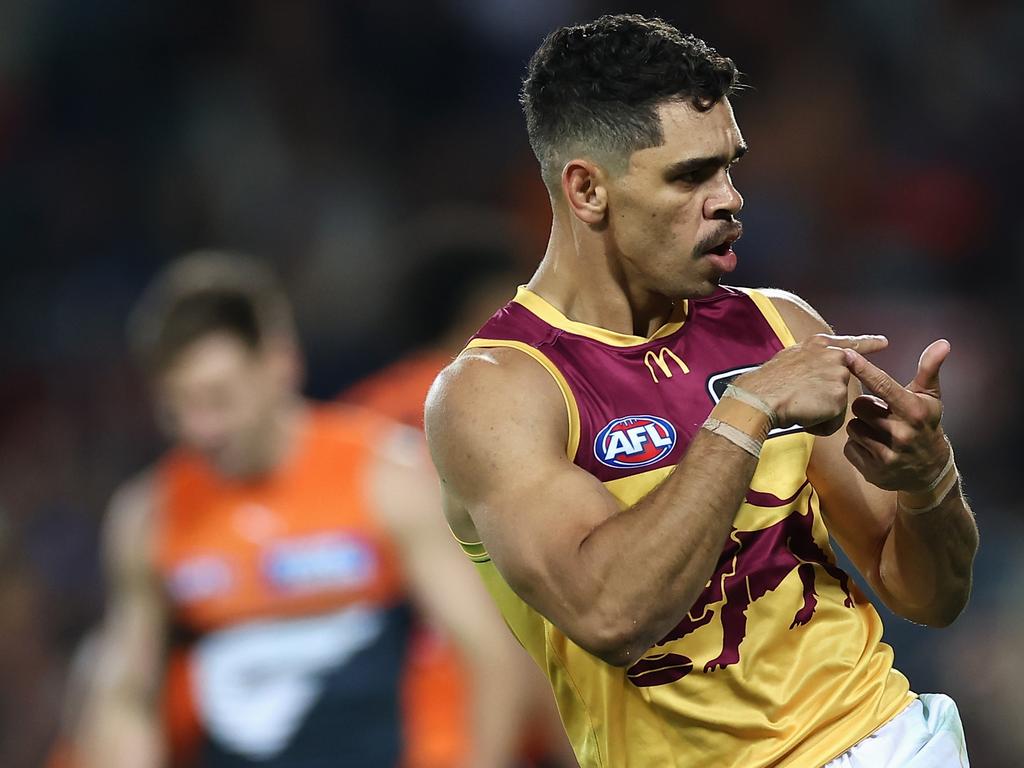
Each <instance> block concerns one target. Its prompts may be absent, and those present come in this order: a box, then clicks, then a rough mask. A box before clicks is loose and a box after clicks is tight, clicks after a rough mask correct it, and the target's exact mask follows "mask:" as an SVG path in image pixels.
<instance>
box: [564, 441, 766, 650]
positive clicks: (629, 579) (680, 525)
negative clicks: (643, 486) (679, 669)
mask: <svg viewBox="0 0 1024 768" xmlns="http://www.w3.org/2000/svg"><path fill="white" fill-rule="evenodd" d="M756 466H757V461H756V459H755V458H754V457H753V456H752V455H751V454H749V453H747V452H746V451H744V450H743V449H742V448H740V447H738V446H737V445H735V444H733V443H732V442H730V441H728V440H726V439H725V438H722V437H720V436H718V435H714V434H711V433H709V432H708V431H707V430H700V432H699V433H698V435H697V436H696V437H695V438H694V440H693V443H692V444H691V446H690V448H689V451H688V452H687V454H686V456H685V458H684V459H683V460H682V461H681V462H680V463H679V465H678V466H677V467H676V469H675V471H674V472H673V473H672V474H670V475H669V476H668V477H667V478H666V480H665V481H664V482H663V483H662V484H661V485H660V486H658V487H657V488H656V489H655V490H653V491H652V492H651V493H649V494H648V495H647V496H645V497H644V498H643V499H642V500H640V501H639V502H638V503H636V504H635V505H634V506H632V507H629V508H627V509H625V510H623V511H622V512H620V513H618V514H616V515H613V516H612V517H610V518H609V519H607V520H606V521H604V522H603V523H601V524H600V525H598V526H597V527H596V528H594V530H593V531H591V532H590V534H589V535H588V536H587V537H586V538H585V539H584V540H583V541H582V543H581V544H580V547H579V552H578V553H577V556H578V557H579V559H580V561H581V562H580V566H581V568H580V569H579V572H583V573H587V574H589V575H590V577H591V580H592V583H593V584H594V585H595V590H594V592H595V593H596V596H595V597H594V599H593V602H592V604H591V609H590V615H591V616H592V621H593V623H594V624H595V631H597V632H600V631H603V632H605V633H607V635H608V637H607V642H608V646H609V652H608V653H607V654H606V653H601V655H602V656H603V657H605V659H606V660H607V661H610V662H611V663H617V664H622V665H625V664H628V663H630V662H631V661H632V660H635V659H636V658H637V657H639V656H640V655H641V654H643V653H644V652H645V651H646V650H647V649H648V648H649V647H651V646H652V645H653V644H655V643H656V642H658V640H659V639H660V638H661V637H663V636H664V635H665V634H666V633H667V632H668V631H669V630H671V628H672V627H673V626H674V625H675V623H676V622H678V621H679V619H680V617H681V616H682V615H683V614H684V613H686V611H687V610H688V609H689V608H690V606H691V605H693V603H694V601H696V599H697V597H698V596H699V595H700V592H701V590H702V589H704V586H705V584H706V583H707V580H708V578H710V576H711V574H712V572H713V571H714V568H715V565H716V564H717V562H718V558H719V556H720V554H721V552H722V546H723V543H724V542H725V540H726V537H727V536H728V534H729V531H730V529H731V526H732V523H733V520H734V519H735V516H736V512H737V510H738V509H739V508H740V505H741V504H742V502H743V499H744V496H745V493H746V490H747V488H748V487H749V485H750V480H751V478H752V477H753V474H754V470H755V468H756Z"/></svg>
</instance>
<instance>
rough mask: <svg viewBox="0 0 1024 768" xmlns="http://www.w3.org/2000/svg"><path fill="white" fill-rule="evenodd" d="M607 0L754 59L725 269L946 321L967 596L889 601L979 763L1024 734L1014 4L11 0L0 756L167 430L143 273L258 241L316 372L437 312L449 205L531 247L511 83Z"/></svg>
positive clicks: (910, 341) (981, 0)
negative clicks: (135, 363) (435, 221)
mask: <svg viewBox="0 0 1024 768" xmlns="http://www.w3.org/2000/svg"><path fill="white" fill-rule="evenodd" d="M609 11H615V12H618V11H636V12H643V13H656V14H658V15H662V16H663V17H665V18H667V19H669V20H670V21H673V22H675V23H676V24H677V25H679V26H680V27H681V28H682V29H684V30H686V31H692V32H694V33H696V34H698V35H699V36H702V37H705V38H706V39H707V40H708V41H709V42H711V43H712V44H713V45H714V46H716V47H717V48H718V49H719V50H720V51H721V52H723V53H725V54H726V55H729V56H731V57H733V58H734V59H735V61H736V62H737V64H738V65H739V66H740V68H741V69H742V70H743V71H745V72H746V73H748V74H747V82H748V83H749V84H750V86H751V87H750V88H749V90H746V91H745V92H744V93H742V94H741V95H739V96H738V97H736V98H735V99H734V105H735V108H736V112H737V117H738V119H739V122H740V125H741V128H742V129H743V131H744V134H745V136H746V139H747V141H748V142H749V144H750V146H751V152H750V154H749V156H748V157H747V158H746V159H745V160H744V161H743V164H742V165H741V166H739V168H738V169H737V170H736V173H735V180H736V183H737V185H738V187H739V188H740V191H741V192H742V193H743V195H744V196H745V198H746V207H745V209H744V211H743V214H742V218H743V219H744V221H745V224H746V232H747V234H746V236H745V238H744V240H743V242H742V243H741V244H740V247H738V249H737V250H738V253H739V257H740V267H739V270H738V271H737V273H736V274H735V275H734V276H733V280H734V282H736V283H738V284H742V285H753V286H757V285H771V286H778V287H782V288H786V289H789V290H793V291H795V292H797V293H799V294H801V295H802V296H803V297H804V298H806V299H807V300H808V301H810V302H811V303H812V304H814V305H815V306H816V307H817V308H818V309H819V310H820V311H821V312H822V313H823V314H824V315H825V316H826V318H827V319H829V320H830V321H831V322H832V323H833V324H834V325H835V326H836V327H837V329H840V330H841V331H843V332H854V333H862V332H874V333H885V334H887V335H888V336H889V338H890V340H891V341H892V345H891V348H890V350H889V351H887V352H886V353H884V354H883V355H881V356H879V359H880V361H881V363H882V364H883V365H884V366H886V367H887V368H888V369H889V370H890V371H891V372H892V373H893V374H894V375H897V376H898V378H901V379H904V380H909V379H910V378H911V377H912V375H913V372H914V370H915V366H916V362H917V356H918V355H919V353H920V352H921V350H922V349H923V348H924V347H925V345H926V344H927V343H928V342H929V341H931V340H932V339H934V338H937V337H939V336H945V337H947V338H949V339H950V340H951V342H952V346H953V353H952V356H951V357H950V359H949V360H948V361H947V363H946V365H945V368H944V370H943V385H944V390H945V400H946V422H947V430H948V432H949V433H950V435H951V436H952V438H953V440H954V443H955V445H956V447H957V458H958V464H959V465H960V467H961V470H962V471H963V473H964V475H965V477H966V483H967V486H966V487H967V491H968V494H969V496H970V497H971V499H972V500H973V503H974V506H975V510H976V512H977V514H978V519H979V525H980V528H981V536H982V547H981V552H980V555H979V559H978V563H977V571H976V583H975V592H974V596H973V598H972V602H971V605H970V606H969V608H968V609H967V611H966V612H965V613H964V615H963V616H962V617H961V618H960V619H959V620H958V622H957V623H956V624H955V625H954V626H953V627H952V628H950V629H947V630H940V631H935V630H927V629H923V628H919V627H915V626H913V625H911V624H909V623H907V622H904V621H902V620H899V619H897V618H896V617H894V616H892V614H890V613H889V612H888V611H886V610H885V609H884V608H883V609H882V613H883V617H884V618H885V620H886V626H887V637H888V640H889V642H891V643H892V644H893V645H894V646H895V648H896V658H897V664H898V666H899V667H900V668H902V669H903V670H904V671H905V672H906V673H907V674H908V675H909V676H910V678H911V682H912V684H913V686H914V688H915V689H916V690H918V691H934V690H942V691H946V692H948V693H950V694H952V695H953V696H954V698H956V700H957V701H958V703H959V706H960V708H961V711H962V715H963V719H964V722H965V726H966V729H967V736H968V744H969V746H970V749H971V754H972V764H973V765H975V766H976V768H986V767H987V766H1018V765H1021V764H1024V757H1018V755H1024V728H1022V727H1021V724H1022V720H1021V715H1020V713H1021V712H1022V711H1024V665H1022V664H1021V659H1022V651H1021V649H1022V648H1024V606H1022V604H1021V600H1020V598H1019V595H1020V594H1021V590H1022V589H1024V558H1022V557H1021V555H1022V554H1024V536H1022V533H1024V510H1022V507H1021V503H1020V501H1019V498H1018V496H1017V486H1018V480H1019V477H1018V476H1017V473H1018V472H1020V469H1019V464H1020V462H1021V459H1022V458H1024V455H1022V451H1021V450H1020V448H1019V436H1020V435H1021V432H1022V427H1024V418H1022V413H1021V408H1020V406H1019V401H1018V400H1017V397H1016V394H1017V386H1018V381H1019V380H1020V374H1021V368H1022V365H1021V353H1020V352H1019V346H1018V344H1017V340H1018V339H1019V338H1020V332H1021V330H1022V329H1021V327H1020V326H1021V325H1022V323H1021V320H1020V318H1021V312H1020V298H1019V297H1020V295H1021V289H1022V288H1024V274H1022V258H1021V257H1022V255H1024V225H1022V222H1021V218H1020V215H1019V212H1018V211H1019V209H1018V203H1019V201H1020V193H1019V192H1018V190H1019V185H1020V183H1021V172H1022V171H1024V168H1022V167H1021V166H1022V163H1021V160H1020V154H1019V151H1018V145H1019V142H1020V138H1019V137H1020V136H1021V135H1024V77H1022V75H1024V53H1022V50H1021V49H1022V47H1024V4H1022V3H1020V2H1011V1H1006V2H1000V1H998V0H971V2H967V1H966V0H956V1H954V0H928V1H927V2H926V1H925V0H901V2H898V3H894V2H888V1H887V0H845V1H840V0H833V1H831V2H824V1H819V2H784V1H780V2H773V3H762V2H731V3H722V4H710V3H703V4H688V3H679V2H677V3H671V4H668V3H664V4H656V3H631V4H624V3H613V2H596V1H590V0H423V1H422V2H387V1H386V0H378V1H377V2H369V1H363V2H359V1H357V0H353V1H351V2H340V1H337V0H334V1H331V0H319V1H318V0H244V1H242V0H237V1H236V2H213V1H207V2H198V1H192V0H188V1H186V0H174V1H172V0H148V1H147V2H138V1H137V0H104V1H103V2H98V1H97V0H91V1H88V0H2V2H0V235H2V237H0V264H2V270H3V271H2V275H3V279H2V285H0V328H2V331H3V332H2V334H0V765H2V766H5V768H27V767H29V766H37V765H39V764H40V761H41V759H42V758H41V756H42V754H43V753H44V751H45V748H46V746H47V745H48V743H49V742H50V740H51V739H52V737H53V734H54V731H55V728H56V725H57V720H58V711H59V707H60V701H61V695H62V688H63V685H64V681H65V678H66V673H67V664H68V660H69V656H70V653H71V651H72V650H73V648H74V646H75V644H76V642H77V641H78V640H79V639H80V638H81V636H82V635H83V633H84V632H85V630H86V629H88V628H89V627H90V626H91V625H92V624H93V623H94V622H95V621H96V619H97V617H98V616H99V612H100V610H101V607H102V577H101V573H100V568H99V559H98V531H99V523H100V521H101V519H102V516H103V514H104V508H105V505H106V502H107V499H108V496H109V494H110V492H111V491H112V489H113V488H114V487H115V486H116V485H117V484H118V482H119V481H120V480H122V479H123V478H124V477H126V476H127V475H128V474H129V473H131V472H134V471H136V470H138V469H139V468H140V467H142V466H143V465H144V464H146V463H147V462H149V461H151V460H152V459H153V458H154V457H155V456H156V455H157V454H158V452H159V450H160V448H161V443H160V440H159V438H158V436H157V433H156V430H155V427H154V424H153V422H152V419H151V417H150V415H149V410H148V406H147V403H146V400H145V398H146V392H145V388H144V386H143V382H142V380H141V378H140V377H139V376H138V374H136V373H135V372H134V371H133V370H132V367H131V365H130V363H129V361H128V359H127V354H126V349H125V344H124V340H123V325H124V321H125V316H126V313H127V311H128V309H129V307H130V306H131V304H132V302H133V301H134V299H135V298H136V297H137V295H138V293H139V292H140V290H141V289H142V287H143V286H144V284H145V283H146V281H147V280H148V278H150V277H151V276H152V275H153V274H154V272H155V271H156V270H157V269H158V268H159V267H160V266H161V265H163V264H165V263H166V262H167V261H168V260H169V259H171V258H173V257H174V256H175V255H177V254H180V253H181V252H183V251H185V250H188V249H192V248H196V247H200V246H214V247H230V248H234V249H239V250H243V251H248V252H251V253H253V254H255V255H257V256H259V257H261V258H264V259H266V260H268V261H269V262H271V263H272V264H273V265H274V267H275V268H276V269H277V270H278V271H279V272H280V273H281V274H282V275H283V277H284V278H285V281H286V284H287V286H288V287H289V289H290V291H291V293H292V296H293V297H294V300H295V303H296V306H297V310H298V313H299V321H300V330H301V332H302V336H303V341H304V347H305V351H306V353H307V355H308V356H309V371H308V391H309V392H310V393H311V394H313V395H316V396H321V397H330V396H333V395H334V394H335V393H337V392H338V391H339V390H340V389H342V388H343V387H344V386H345V385H347V384H348V383H350V382H352V381H354V380H356V379H357V378H359V377H360V376H363V375H365V374H366V373H368V372H369V371H371V370H372V369H374V368H375V367H377V366H379V365H381V364H383V363H386V362H388V361H390V360H392V359H393V358H395V357H396V356H398V355H399V354H401V353H403V352H404V351H406V350H408V349H409V348H411V347H413V346H415V345H416V344H417V343H419V342H420V341H422V340H421V339H419V338H417V329H418V327H417V325H416V322H415V319H414V318H412V317H410V316H409V312H408V307H409V306H410V305H409V304H408V303H406V302H402V301H398V300H397V296H398V295H400V290H399V286H400V285H401V284H402V278H403V275H406V274H407V273H408V272H409V271H410V270H413V269H415V268H416V267H417V263H416V261H417V256H416V251H415V249H412V248H408V247H406V245H407V243H408V239H409V238H408V233H409V232H410V231H411V229H412V228H422V226H423V223H424V221H427V222H429V221H430V219H431V216H433V215H435V212H439V213H437V216H438V217H439V219H440V218H445V220H447V221H450V220H451V217H450V215H449V214H450V212H451V210H453V209H456V210H457V209H459V207H460V206H466V205H472V206H477V207H480V206H483V207H486V208H488V209H490V210H493V211H495V212H496V213H499V214H502V215H505V216H507V217H509V218H510V219H511V220H512V221H513V222H515V226H516V227H517V228H518V229H519V230H520V231H519V234H520V236H521V237H522V239H523V241H524V242H525V243H526V244H527V255H526V256H525V257H524V259H525V262H524V264H523V267H524V269H526V270H527V271H528V270H529V268H530V267H531V266H532V264H533V263H535V262H536V260H538V259H539V258H540V255H541V253H542V251H543V247H544V244H545V241H546V237H547V229H548V225H549V216H548V206H547V199H546V196H545V192H544V189H543V186H542V184H541V182H540V179H539V176H538V174H537V169H536V166H535V163H534V160H533V158H532V156H531V154H530V151H529V146H528V144H527V141H526V132H525V128H524V126H523V121H522V118H521V116H520V113H519V109H518V105H517V102H516V95H517V89H518V85H519V80H520V77H521V75H522V72H523V70H524V66H525V63H526V60H527V59H528V57H529V55H530V54H531V53H532V51H533V50H534V48H535V47H536V46H537V44H538V43H539V42H540V40H541V39H542V37H543V36H544V34H546V33H547V32H548V31H550V30H551V29H552V28H554V27H555V26H557V25H560V24H563V23H567V22H572V21H579V20H584V19H587V18H591V17H594V16H596V15H599V14H600V13H602V12H609ZM442 211H443V212H444V213H440V212H442ZM430 289H431V285H430V284H429V281H427V282H425V283H424V285H423V290H430ZM513 289H514V287H513V286H509V295H510V296H511V293H512V291H513Z"/></svg>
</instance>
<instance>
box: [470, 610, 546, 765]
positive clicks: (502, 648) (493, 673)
mask: <svg viewBox="0 0 1024 768" xmlns="http://www.w3.org/2000/svg"><path fill="white" fill-rule="evenodd" d="M502 630H503V636H502V637H501V638H500V639H498V640H497V642H496V643H495V644H494V646H492V647H491V648H489V649H483V648H475V649H467V648H465V647H464V648H463V649H462V658H463V661H464V664H465V668H466V670H467V672H468V676H469V692H470V699H469V701H468V710H469V711H468V716H469V718H470V728H471V739H470V752H469V754H468V755H467V756H466V758H465V760H464V761H463V764H464V765H465V766H466V768H473V766H479V765H487V766H494V767H495V768H506V766H512V765H515V764H516V759H517V752H518V747H519V741H520V738H521V737H522V734H523V726H524V723H525V721H526V718H527V715H528V713H527V707H528V694H529V686H528V683H529V680H530V677H529V675H531V674H535V670H533V669H529V668H524V667H526V665H532V664H533V662H532V661H531V660H530V658H529V657H528V656H527V655H526V654H525V652H524V651H523V649H522V648H520V647H519V645H518V644H517V643H516V642H515V641H514V640H513V638H512V636H511V634H509V633H508V632H507V631H505V628H504V626H503V627H502Z"/></svg>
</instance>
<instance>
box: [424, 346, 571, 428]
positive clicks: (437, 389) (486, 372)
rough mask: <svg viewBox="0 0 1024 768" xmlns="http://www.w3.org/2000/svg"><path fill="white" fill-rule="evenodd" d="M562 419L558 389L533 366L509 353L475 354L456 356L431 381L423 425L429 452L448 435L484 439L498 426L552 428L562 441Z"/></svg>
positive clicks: (471, 351) (482, 351)
mask: <svg viewBox="0 0 1024 768" xmlns="http://www.w3.org/2000/svg"><path fill="white" fill-rule="evenodd" d="M564 413H565V407H564V405H563V401H562V397H561V393H560V392H559V390H558V386H557V385H556V384H555V382H554V380H553V379H552V378H551V375H550V374H549V373H548V372H547V371H545V370H544V368H543V367H542V366H541V365H540V364H539V363H538V362H537V361H535V360H533V359H532V358H531V357H529V356H528V355H527V354H524V353H523V352H520V351H519V350H516V349H512V348H505V347H494V348H475V349H469V350H466V351H464V352H463V353H462V354H461V355H459V357H458V358H456V359H455V361H454V362H452V364H451V365H449V366H448V367H447V368H445V369H444V370H443V371H442V372H441V374H440V375H439V376H438V377H437V379H436V380H435V381H434V384H433V386H432V387H431V388H430V392H429V393H428V395H427V401H426V413H425V422H424V423H425V425H426V431H427V439H428V441H429V442H430V444H431V447H432V448H433V447H434V445H435V443H438V442H441V443H443V442H445V441H446V439H445V438H446V436H447V435H450V434H460V433H463V432H465V431H469V432H474V433H476V434H482V433H483V432H485V431H492V430H496V429H498V428H500V427H501V426H502V425H504V426H507V427H508V428H510V429H515V427H516V426H519V425H524V424H533V425H534V426H536V425H547V428H548V429H551V428H552V426H553V425H554V427H555V430H554V431H555V432H558V431H561V432H562V434H563V436H564V433H565V431H566V430H567V429H568V424H567V422H566V419H565V416H564ZM560 416H561V418H559V417H560Z"/></svg>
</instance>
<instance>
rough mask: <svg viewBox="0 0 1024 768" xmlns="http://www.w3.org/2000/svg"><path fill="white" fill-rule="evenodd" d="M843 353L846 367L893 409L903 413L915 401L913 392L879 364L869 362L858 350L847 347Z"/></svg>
mask: <svg viewBox="0 0 1024 768" xmlns="http://www.w3.org/2000/svg"><path fill="white" fill-rule="evenodd" d="M843 354H844V355H845V357H846V367H847V368H849V369H850V373H852V374H853V375H854V376H856V377H857V378H858V379H859V380H860V383H861V384H863V385H864V386H865V387H867V388H868V389H870V390H871V391H872V392H874V393H875V394H876V395H877V396H878V397H880V398H881V399H882V400H884V401H885V402H886V403H887V404H888V405H889V407H890V408H891V409H892V410H893V411H896V412H898V413H903V412H904V411H905V409H906V407H907V406H908V405H909V404H910V403H912V402H915V400H914V395H913V394H911V393H910V392H908V391H907V390H905V389H904V388H903V386H902V385H901V384H900V383H899V382H898V381H896V379H894V378H893V377H892V376H890V375H889V374H888V373H886V372H885V371H883V370H882V369H881V368H879V367H878V366H877V365H875V364H873V363H870V362H868V360H867V358H865V357H864V356H863V355H862V354H860V353H859V352H858V351H856V350H853V349H846V350H844V352H843Z"/></svg>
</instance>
